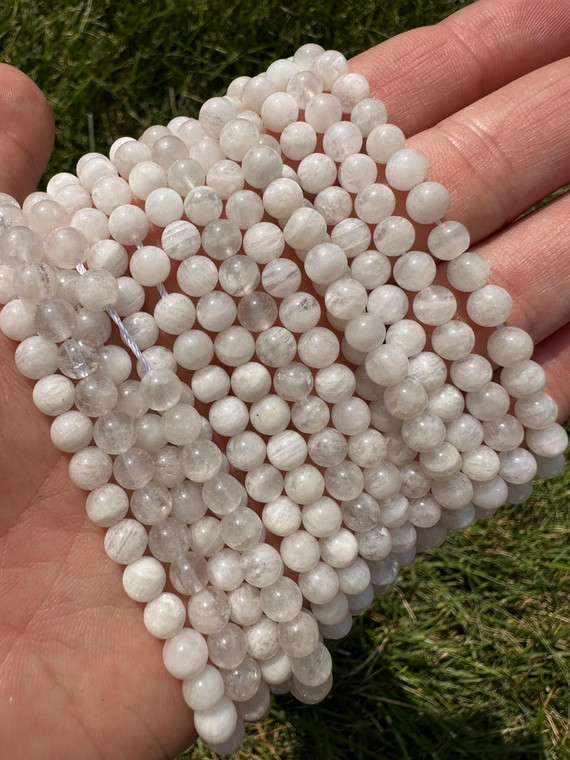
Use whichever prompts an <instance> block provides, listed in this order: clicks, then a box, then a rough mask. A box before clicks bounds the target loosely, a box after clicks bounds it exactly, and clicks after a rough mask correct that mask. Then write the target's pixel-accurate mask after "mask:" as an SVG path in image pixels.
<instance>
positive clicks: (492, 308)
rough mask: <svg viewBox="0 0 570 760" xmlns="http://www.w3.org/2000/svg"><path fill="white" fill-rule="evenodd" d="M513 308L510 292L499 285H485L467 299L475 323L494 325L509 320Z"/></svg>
mask: <svg viewBox="0 0 570 760" xmlns="http://www.w3.org/2000/svg"><path fill="white" fill-rule="evenodd" d="M512 310H513V299H512V298H511V296H510V294H509V293H508V292H507V291H506V290H505V289H504V288H501V287H499V286H498V285H484V286H483V287H482V288H478V289H477V290H475V291H473V292H472V293H471V294H470V296H469V298H468V299H467V313H468V314H469V316H470V317H471V319H472V320H473V322H475V324H478V325H482V326H483V327H494V326H495V325H500V324H502V323H503V322H505V320H507V319H508V318H509V317H510V315H511V312H512Z"/></svg>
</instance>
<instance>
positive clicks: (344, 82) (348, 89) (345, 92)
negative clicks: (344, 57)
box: [331, 72, 370, 113]
mask: <svg viewBox="0 0 570 760" xmlns="http://www.w3.org/2000/svg"><path fill="white" fill-rule="evenodd" d="M331 93H332V94H333V95H334V96H335V97H336V98H338V100H339V102H340V104H341V107H342V111H343V113H350V112H351V111H352V109H353V108H354V107H355V106H356V104H357V103H359V102H360V101H361V100H365V99H367V98H368V97H369V96H370V85H369V84H368V81H367V79H366V77H364V76H362V74H356V73H355V72H350V73H346V74H343V75H342V76H340V77H338V79H336V80H335V82H334V84H333V86H332V87H331Z"/></svg>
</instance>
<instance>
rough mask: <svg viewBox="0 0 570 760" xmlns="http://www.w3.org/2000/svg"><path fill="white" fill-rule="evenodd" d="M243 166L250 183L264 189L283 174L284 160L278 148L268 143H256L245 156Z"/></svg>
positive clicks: (245, 177) (245, 176)
mask: <svg viewBox="0 0 570 760" xmlns="http://www.w3.org/2000/svg"><path fill="white" fill-rule="evenodd" d="M241 168H242V171H243V177H244V179H245V181H246V182H247V184H248V185H250V186H251V187H255V188H258V189H264V188H266V187H267V185H269V183H270V182H273V181H274V180H276V179H278V178H279V177H280V176H281V172H282V171H283V161H282V160H281V156H280V155H279V153H277V151H276V150H273V149H272V148H270V147H268V146H267V145H256V146H254V147H253V148H250V149H249V150H248V151H247V153H246V154H245V156H244V157H243V159H242V164H241Z"/></svg>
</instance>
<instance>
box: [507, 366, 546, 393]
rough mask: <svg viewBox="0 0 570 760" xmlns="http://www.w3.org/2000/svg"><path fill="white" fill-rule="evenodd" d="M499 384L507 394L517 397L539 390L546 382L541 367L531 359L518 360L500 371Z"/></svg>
mask: <svg viewBox="0 0 570 760" xmlns="http://www.w3.org/2000/svg"><path fill="white" fill-rule="evenodd" d="M501 384H502V385H503V387H504V388H505V390H506V391H507V393H509V395H511V396H514V397H515V398H519V397H521V396H527V395H530V394H531V393H537V392H538V391H541V390H542V389H543V388H544V386H545V384H546V375H545V373H544V370H543V369H542V367H541V366H540V365H539V364H537V363H536V362H534V361H532V360H527V361H524V362H520V364H515V365H513V366H512V367H505V368H504V369H503V370H502V371H501Z"/></svg>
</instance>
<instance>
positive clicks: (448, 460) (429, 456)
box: [420, 442, 462, 480]
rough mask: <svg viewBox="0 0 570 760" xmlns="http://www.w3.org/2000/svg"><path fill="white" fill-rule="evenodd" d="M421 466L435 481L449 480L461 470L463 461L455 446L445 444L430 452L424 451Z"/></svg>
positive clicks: (421, 456)
mask: <svg viewBox="0 0 570 760" xmlns="http://www.w3.org/2000/svg"><path fill="white" fill-rule="evenodd" d="M420 464H421V467H422V469H423V471H424V472H425V473H426V475H428V477H430V478H433V479H434V480H449V478H452V477H453V476H454V475H457V473H458V472H459V470H460V469H461V466H462V459H461V455H460V453H459V451H458V450H457V449H456V448H455V446H452V445H451V444H450V443H447V442H444V443H442V444H440V445H438V446H435V447H434V448H432V449H430V450H429V451H422V452H421V454H420Z"/></svg>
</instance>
